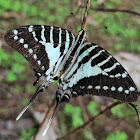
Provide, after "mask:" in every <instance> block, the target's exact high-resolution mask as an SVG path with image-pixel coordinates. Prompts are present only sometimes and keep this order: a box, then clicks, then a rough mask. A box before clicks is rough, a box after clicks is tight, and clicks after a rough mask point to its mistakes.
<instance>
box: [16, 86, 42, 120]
mask: <svg viewBox="0 0 140 140" xmlns="http://www.w3.org/2000/svg"><path fill="white" fill-rule="evenodd" d="M44 88H45V86H42V85H40V86H39V87H38V89H37V90H36V92H35V93H34V95H33V96H32V98H31V99H30V101H29V102H28V104H27V105H26V106H25V107H24V108H23V110H22V111H21V112H20V114H19V115H18V116H17V118H16V121H18V120H19V119H20V118H21V116H22V115H23V114H24V112H25V111H26V110H27V109H28V108H29V106H30V105H31V103H32V102H33V101H34V99H35V98H36V96H37V95H38V94H39V93H40V92H42V91H43V89H44Z"/></svg>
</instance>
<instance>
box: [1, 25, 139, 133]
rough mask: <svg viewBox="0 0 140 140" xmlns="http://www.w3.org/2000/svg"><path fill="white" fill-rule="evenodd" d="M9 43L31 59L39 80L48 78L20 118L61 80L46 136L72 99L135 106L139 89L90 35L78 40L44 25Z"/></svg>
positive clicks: (17, 32) (10, 37)
mask: <svg viewBox="0 0 140 140" xmlns="http://www.w3.org/2000/svg"><path fill="white" fill-rule="evenodd" d="M4 38H5V41H6V43H7V44H8V45H9V46H11V47H12V48H13V49H14V50H16V51H18V52H19V53H20V54H21V55H23V56H24V57H25V59H27V61H28V62H29V63H30V64H31V66H32V67H33V69H34V71H35V76H36V77H37V80H36V81H35V83H34V85H35V84H36V83H37V82H38V81H39V80H40V78H42V77H43V78H44V79H45V80H44V81H43V83H42V84H41V85H40V86H39V87H38V88H37V90H36V92H35V94H34V95H33V97H32V98H31V100H30V101H29V103H28V104H27V105H26V106H25V108H24V109H23V110H22V111H21V113H20V114H19V115H18V117H17V118H16V120H19V118H20V117H21V116H22V115H23V113H24V112H25V111H26V110H27V108H28V107H29V106H30V104H31V103H32V102H33V100H34V99H35V98H36V96H37V95H38V94H39V93H40V92H42V91H44V90H45V89H46V88H47V87H48V86H49V84H50V83H51V82H53V81H55V80H59V87H58V90H57V91H56V105H55V108H54V110H53V113H52V115H51V117H50V119H49V122H48V124H47V127H46V129H45V131H44V133H43V135H45V133H46V132H47V130H48V128H49V126H50V124H51V121H52V119H53V116H54V114H55V112H56V110H57V109H58V107H59V105H60V103H61V102H69V100H70V95H72V97H78V96H79V95H82V96H83V95H85V94H92V95H98V96H106V97H110V98H114V99H118V100H120V101H123V102H128V103H130V105H131V102H135V101H137V99H138V95H139V93H138V91H137V87H136V85H135V84H134V82H133V80H132V79H131V77H130V76H129V74H128V73H127V71H126V70H125V69H124V68H123V67H122V66H121V64H120V63H119V62H118V61H117V60H116V59H115V58H114V57H113V56H111V55H110V54H109V53H108V52H107V51H105V50H104V49H102V48H101V47H100V46H98V45H96V44H93V43H90V42H88V41H86V32H85V31H84V30H81V31H80V32H79V34H78V35H77V36H75V35H73V34H72V33H71V32H70V31H68V30H66V29H63V28H59V27H54V26H43V25H29V26H21V27H18V28H16V29H13V30H10V31H8V32H7V33H6V34H5V36H4Z"/></svg>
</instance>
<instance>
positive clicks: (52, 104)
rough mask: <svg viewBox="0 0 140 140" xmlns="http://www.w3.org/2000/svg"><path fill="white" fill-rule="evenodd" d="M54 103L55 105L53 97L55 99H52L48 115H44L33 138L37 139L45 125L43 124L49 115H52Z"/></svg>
mask: <svg viewBox="0 0 140 140" xmlns="http://www.w3.org/2000/svg"><path fill="white" fill-rule="evenodd" d="M54 105H55V98H54V99H53V101H52V102H51V104H50V105H49V107H48V111H47V113H46V115H45V117H44V119H43V121H42V123H41V124H40V127H39V129H38V130H37V132H36V134H35V135H34V138H33V140H36V137H37V135H38V133H39V132H40V130H41V128H42V127H43V125H44V123H45V122H46V120H47V119H48V117H49V115H50V113H51V110H52V108H53V107H54Z"/></svg>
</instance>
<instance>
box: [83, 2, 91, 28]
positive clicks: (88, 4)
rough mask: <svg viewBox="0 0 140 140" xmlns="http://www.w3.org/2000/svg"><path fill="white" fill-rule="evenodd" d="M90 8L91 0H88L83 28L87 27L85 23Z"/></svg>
mask: <svg viewBox="0 0 140 140" xmlns="http://www.w3.org/2000/svg"><path fill="white" fill-rule="evenodd" d="M89 8H90V0H87V5H86V9H85V13H84V17H83V24H82V30H84V29H85V24H86V20H87V14H88V10H89Z"/></svg>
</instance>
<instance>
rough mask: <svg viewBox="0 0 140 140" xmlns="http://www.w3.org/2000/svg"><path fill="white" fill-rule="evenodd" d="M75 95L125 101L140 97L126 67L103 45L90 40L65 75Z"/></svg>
mask: <svg viewBox="0 0 140 140" xmlns="http://www.w3.org/2000/svg"><path fill="white" fill-rule="evenodd" d="M65 80H66V81H69V83H68V86H69V88H71V90H72V94H73V96H79V95H84V94H88V93H89V94H93V95H99V96H107V97H111V98H114V99H118V100H121V101H125V102H133V101H136V100H137V98H138V91H137V87H136V85H135V84H134V82H133V80H132V79H131V77H130V76H129V74H128V73H127V72H126V70H125V69H124V68H123V67H122V66H121V65H120V64H119V63H118V61H117V60H116V59H115V58H114V57H112V56H111V55H110V54H109V53H108V52H106V51H105V50H104V49H102V48H101V47H99V46H97V45H95V44H87V45H85V46H84V48H82V49H81V51H80V53H79V56H78V58H77V61H76V62H75V64H74V65H73V67H72V68H71V71H70V72H69V73H68V74H67V76H66V77H65Z"/></svg>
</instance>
